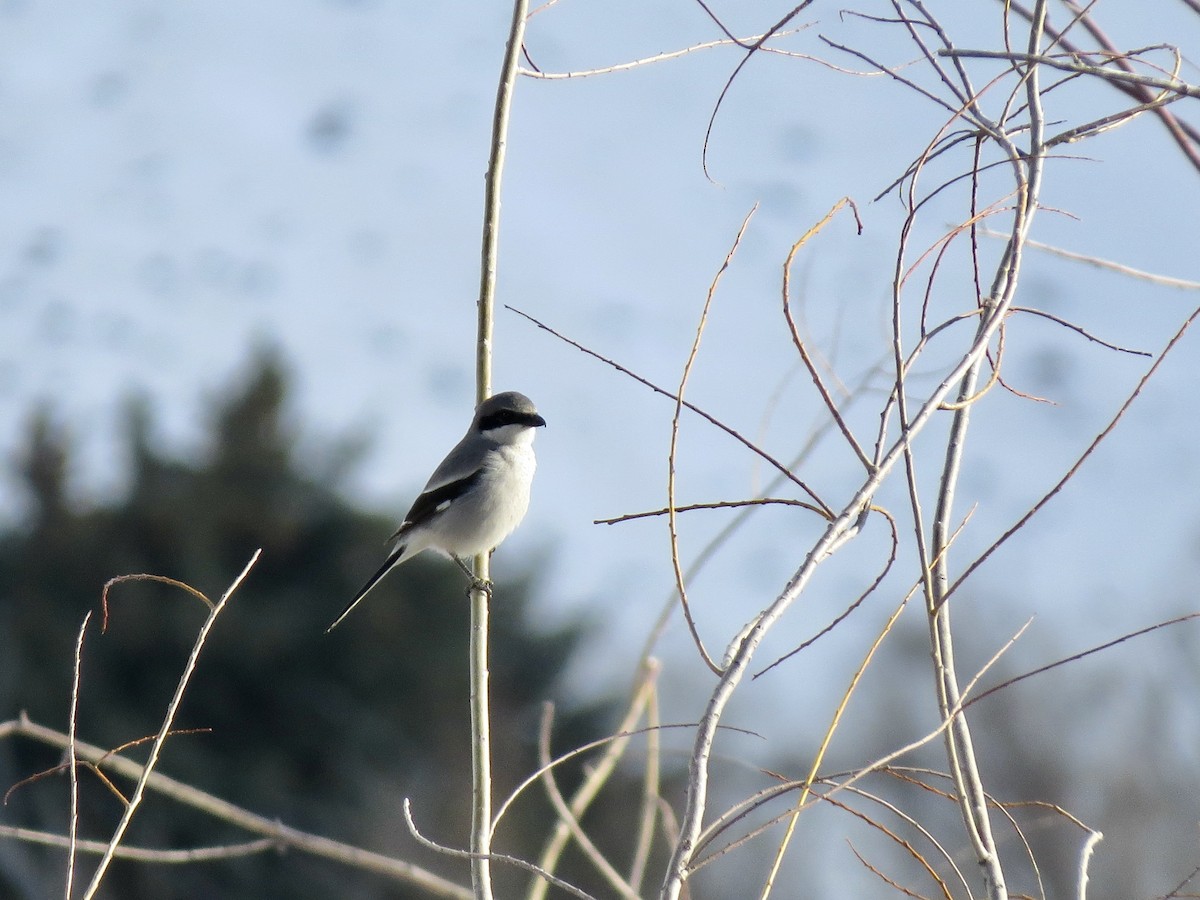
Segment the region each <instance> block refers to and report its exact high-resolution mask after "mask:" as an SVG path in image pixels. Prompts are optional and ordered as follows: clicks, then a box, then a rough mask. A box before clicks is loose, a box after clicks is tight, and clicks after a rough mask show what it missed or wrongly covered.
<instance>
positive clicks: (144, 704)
mask: <svg viewBox="0 0 1200 900" xmlns="http://www.w3.org/2000/svg"><path fill="white" fill-rule="evenodd" d="M287 394H288V375H287V370H286V368H285V366H284V365H283V363H282V362H281V360H280V359H279V358H278V357H277V356H276V355H274V354H273V353H270V352H260V353H259V354H258V356H257V358H256V360H255V362H254V365H253V366H252V367H251V371H250V373H249V377H248V379H247V380H246V382H245V383H244V384H243V385H241V386H240V387H238V388H237V389H236V390H235V391H234V392H233V393H232V395H231V396H230V397H228V398H227V399H224V400H222V401H220V402H218V403H217V404H216V405H215V408H214V410H213V415H212V422H211V434H212V438H211V444H210V446H208V447H207V448H206V450H205V451H204V452H203V454H202V455H201V458H200V459H198V460H196V461H195V462H181V461H179V460H176V459H171V458H169V457H168V456H166V455H164V454H162V453H160V452H159V451H158V450H157V449H156V448H155V446H154V440H153V439H152V432H153V416H152V414H151V410H150V408H149V407H148V406H147V405H146V404H145V403H144V402H132V403H131V404H130V405H129V407H128V411H127V414H126V424H125V428H126V435H127V443H128V447H129V452H130V477H129V486H128V490H127V491H126V492H125V495H124V496H123V497H121V498H120V499H119V500H117V501H115V502H112V503H109V504H106V505H103V506H100V507H99V508H95V509H91V510H80V509H78V508H76V506H75V505H74V504H73V503H72V502H71V499H70V497H69V492H68V490H67V478H66V475H67V472H68V470H69V464H70V445H69V441H70V436H69V435H67V434H66V433H65V432H64V431H63V430H62V429H60V428H57V427H55V426H54V424H53V421H52V418H51V416H50V414H49V412H48V411H45V410H43V411H41V412H39V413H37V414H36V415H35V416H34V417H33V420H32V423H31V425H30V428H29V433H28V438H27V441H26V449H25V451H24V452H23V454H22V455H21V457H20V459H19V460H18V461H17V462H18V466H19V469H20V471H21V473H22V475H23V478H24V482H25V484H26V486H27V488H28V491H29V494H30V500H31V506H30V508H31V514H30V516H29V518H28V521H27V522H25V523H23V524H22V526H21V527H17V528H12V529H9V530H8V531H5V532H3V533H0V625H2V626H3V627H2V628H0V652H2V653H3V659H4V660H5V662H4V664H3V666H2V667H0V669H2V674H0V717H3V718H10V717H13V716H15V715H17V713H18V712H19V711H20V710H27V711H28V713H29V715H30V716H31V718H33V719H34V720H35V721H41V722H44V723H46V724H49V725H51V726H55V727H62V728H65V722H66V715H67V709H68V704H69V697H70V680H71V659H72V652H73V646H74V641H75V637H76V634H77V630H78V627H79V623H80V622H81V620H82V617H83V615H84V613H85V611H86V610H87V609H89V608H96V607H98V605H99V599H100V588H101V586H102V585H103V583H104V582H105V581H106V580H107V579H108V578H110V577H112V576H114V575H120V574H127V573H153V574H156V575H165V576H168V577H171V578H175V579H178V580H180V581H184V582H186V583H188V584H190V585H193V586H194V587H196V588H198V589H200V590H202V591H204V592H205V593H206V594H207V595H208V596H210V597H212V598H214V599H215V598H216V597H217V596H219V595H220V593H221V592H222V591H223V590H224V589H225V588H226V587H227V586H228V584H229V583H230V581H231V580H232V579H233V577H234V576H235V575H236V574H237V573H238V572H239V571H240V570H241V568H242V567H243V566H244V565H245V563H246V562H247V561H248V560H249V558H250V556H251V554H252V553H253V551H254V550H255V549H256V548H258V547H261V548H263V554H262V558H261V560H260V561H259V563H258V565H257V567H256V568H255V569H254V571H253V572H252V573H251V575H250V577H249V578H248V579H247V581H246V582H245V583H244V584H243V586H242V588H241V590H240V591H239V593H238V595H236V596H235V598H234V600H233V601H232V602H231V604H230V606H229V607H228V609H227V610H226V611H225V613H224V614H223V616H222V618H221V619H220V620H219V621H218V623H217V626H216V628H215V629H214V632H213V634H212V636H211V638H210V640H209V643H208V645H207V646H206V649H205V651H204V654H203V656H202V657H201V660H200V665H199V668H198V670H197V672H196V675H195V677H194V679H193V683H192V685H191V687H190V688H189V691H188V694H187V696H186V699H185V702H184V705H183V708H182V710H181V714H180V716H179V719H178V721H177V726H178V727H179V728H208V729H211V731H210V732H205V733H198V734H188V735H180V736H177V737H173V738H171V739H170V740H169V741H168V743H167V747H166V752H165V754H164V757H163V761H162V763H161V767H160V771H162V772H164V773H167V774H170V775H173V776H174V777H176V778H179V779H181V780H183V781H186V782H188V783H191V784H194V785H195V786H197V787H200V788H202V789H204V790H208V791H211V792H213V793H215V794H217V795H219V796H222V797H225V798H227V799H229V800H231V801H233V802H235V803H238V804H239V805H242V806H245V807H247V808H249V809H251V810H253V811H255V812H258V813H260V814H264V815H268V816H277V817H278V818H279V819H280V820H281V821H283V822H286V823H288V824H290V825H294V826H296V827H299V828H303V829H309V830H312V831H315V832H318V833H321V834H324V835H327V836H329V837H333V838H336V839H339V840H344V841H347V842H350V843H354V844H358V845H361V846H364V847H368V848H370V849H374V850H378V851H380V852H384V853H391V854H395V855H401V856H404V857H405V858H408V859H410V860H413V861H416V862H419V863H421V864H422V865H425V866H427V867H429V868H433V869H438V870H441V871H447V872H451V873H453V874H454V875H455V876H456V877H457V878H459V879H460V880H465V879H464V876H463V873H464V872H465V869H464V868H463V867H462V865H461V863H457V864H456V863H448V862H447V861H446V860H445V859H444V858H440V857H436V856H433V855H431V854H428V853H427V852H425V851H422V850H420V849H419V848H418V847H417V846H416V845H415V844H414V842H413V841H412V840H411V839H410V838H409V836H408V834H407V830H406V829H405V826H404V824H403V820H402V817H401V800H402V798H404V797H411V798H412V800H413V806H414V811H415V814H416V816H417V817H418V820H419V821H420V823H421V825H422V828H423V830H425V831H426V833H428V834H430V835H435V836H437V837H438V838H439V839H441V840H443V841H445V842H447V843H459V844H465V842H466V835H467V827H468V822H469V817H470V803H469V796H470V767H469V759H470V753H469V707H468V680H467V637H468V635H467V631H468V605H467V602H466V598H465V587H466V586H465V580H464V579H463V577H462V573H461V572H459V571H458V569H457V568H456V567H454V566H453V565H447V564H444V563H442V562H441V561H439V560H436V559H432V560H431V559H425V558H424V557H422V558H418V559H416V560H414V561H413V562H411V563H409V564H407V565H406V566H405V568H404V571H403V573H402V575H400V574H398V575H397V576H394V577H392V578H390V579H388V580H386V581H385V582H384V583H383V584H382V585H381V586H380V587H379V588H378V590H377V593H376V594H373V595H372V598H371V602H370V603H367V604H364V605H363V606H362V607H361V608H360V609H359V610H356V611H355V615H354V618H353V619H351V620H349V621H347V623H346V624H345V625H344V626H343V627H342V628H340V629H338V630H337V631H335V632H334V633H333V634H331V635H326V634H325V633H324V632H325V628H326V627H327V626H328V624H329V622H330V621H331V620H332V618H333V617H334V616H335V615H336V614H337V612H338V611H339V610H340V609H341V606H342V605H343V603H344V602H345V600H346V598H347V597H348V596H350V595H351V594H352V592H353V591H354V589H356V588H357V587H358V586H359V584H360V583H361V581H362V580H363V578H364V575H365V574H369V572H370V571H371V570H372V569H373V567H374V566H375V565H376V562H377V559H378V556H379V554H380V552H382V550H383V547H382V544H381V540H382V538H383V537H386V535H388V534H389V533H390V531H391V529H392V528H393V527H394V525H395V521H394V517H392V516H388V517H382V516H378V515H372V514H368V513H364V512H362V511H360V510H358V509H355V508H354V507H352V506H351V505H349V504H348V503H347V502H346V501H345V500H344V499H343V498H342V497H341V496H340V494H339V493H338V491H337V486H338V483H339V481H340V479H341V478H342V476H343V475H344V473H345V471H346V468H347V466H348V465H349V464H352V462H353V460H354V459H355V457H356V448H355V446H354V445H352V444H341V445H338V446H335V447H332V448H329V449H327V450H326V451H325V452H324V453H323V454H322V456H323V461H321V462H315V461H313V460H311V459H302V458H301V457H300V454H298V452H297V446H298V443H299V429H298V428H297V427H296V425H295V423H294V422H293V421H292V420H291V419H290V418H289V415H288V410H287V402H286V401H287ZM306 446H307V445H306ZM398 468H399V466H398ZM504 568H505V569H509V570H511V560H510V561H509V562H508V564H507V565H506V566H505V567H504ZM503 572H504V569H502V570H501V573H500V574H501V575H502V576H503ZM531 583H532V576H531V575H529V574H526V575H523V576H521V577H518V578H517V579H515V580H514V579H510V580H508V581H504V580H502V581H501V582H500V583H499V584H498V585H497V587H496V598H497V603H496V614H495V615H494V616H493V620H492V621H493V628H494V631H493V637H492V647H493V651H492V654H493V657H492V673H491V674H492V692H493V722H494V729H495V730H494V737H493V741H494V754H495V766H496V779H497V790H498V791H506V790H507V789H508V788H510V787H511V786H512V785H513V784H515V783H516V782H517V781H518V780H519V779H520V778H523V777H524V776H525V775H526V774H527V773H528V772H529V771H531V770H532V769H533V768H534V767H535V761H534V756H533V747H532V746H531V744H532V740H533V734H534V730H535V729H534V722H535V720H536V714H537V709H538V706H539V704H540V703H541V702H542V701H543V700H544V699H547V698H551V697H553V695H554V691H555V685H556V682H557V680H558V678H559V676H560V674H561V672H562V670H563V667H564V665H565V663H566V662H567V660H568V658H569V656H570V654H571V653H572V651H573V649H574V648H575V646H576V644H577V642H578V640H579V639H580V637H581V631H580V630H579V629H578V628H572V629H570V630H566V631H558V632H552V633H551V632H546V631H544V630H541V629H539V628H538V627H536V626H534V625H532V624H531V623H530V622H529V618H528V615H527V612H526V609H527V603H526V601H527V598H528V596H529V592H530V589H531ZM205 613H206V610H205V609H204V608H203V606H202V605H201V604H200V603H199V602H198V601H196V600H195V599H194V598H191V597H188V596H187V595H186V594H185V593H183V592H182V591H179V590H178V589H174V588H171V587H169V586H166V585H162V584H157V583H150V582H137V583H125V584H121V585H118V586H117V587H115V588H114V590H113V592H112V594H111V595H110V619H109V626H108V632H107V633H106V634H103V635H101V634H100V631H99V628H98V627H93V628H92V629H91V631H90V633H89V637H88V642H87V645H86V648H85V654H84V667H83V689H82V695H81V705H80V715H79V735H80V737H81V738H82V739H85V740H88V741H91V742H93V743H98V744H102V745H104V746H114V747H115V746H117V745H120V744H122V743H124V742H127V741H130V740H133V739H137V738H140V737H143V736H146V735H150V734H153V733H154V731H155V730H156V729H157V726H158V723H159V722H160V721H161V716H162V713H163V710H164V709H165V705H166V702H167V700H168V699H169V697H170V695H171V693H172V692H173V690H174V688H175V685H176V682H177V680H178V677H179V672H180V670H181V667H182V665H183V662H184V660H185V658H186V655H187V653H188V651H189V649H190V646H191V643H192V641H193V639H194V636H195V633H196V629H197V628H198V626H199V625H200V623H201V622H202V621H203V618H204V615H205ZM95 621H96V622H97V623H98V619H96V620H95ZM604 718H605V716H604V711H602V710H598V709H591V710H577V711H575V712H574V713H569V714H568V715H567V716H566V717H565V718H563V717H560V720H559V726H558V730H559V734H560V735H561V739H562V740H563V741H564V742H576V743H581V742H583V741H584V740H587V739H589V738H592V737H595V736H597V735H598V734H599V733H601V724H602V722H603V720H604ZM143 752H144V751H143ZM134 755H138V754H137V751H134ZM56 762H57V759H56V758H55V757H54V754H51V753H48V752H46V751H45V750H44V749H39V748H32V747H30V746H29V745H28V744H25V743H22V744H20V745H19V746H18V745H10V746H4V747H0V777H2V778H3V779H4V784H3V787H7V785H9V784H12V783H14V782H16V781H17V780H19V779H20V778H23V777H26V776H28V775H29V774H31V773H33V772H35V771H38V770H39V769H40V768H44V767H47V766H51V765H54V764H55V763H56ZM83 781H84V783H85V788H86V790H85V791H84V794H83V807H82V810H83V815H82V818H81V834H83V835H85V836H106V835H107V834H109V833H111V827H112V825H113V824H115V822H116V820H117V818H118V817H119V816H120V814H121V808H120V804H119V801H118V800H117V799H116V798H114V797H113V796H112V795H111V794H110V793H109V792H108V791H107V790H105V789H103V788H102V787H101V786H100V785H99V784H98V783H97V782H96V781H95V780H94V779H89V778H87V777H85V778H84V779H83ZM57 783H58V784H59V785H63V784H64V783H65V782H64V781H62V780H60V781H58V782H57ZM49 784H50V783H46V782H42V783H39V784H34V785H30V786H25V787H22V788H21V789H19V790H18V791H17V792H15V794H14V795H13V799H12V802H11V803H10V805H9V812H8V815H6V819H8V820H9V821H19V822H21V823H22V824H26V825H28V826H30V827H40V828H45V829H49V830H55V831H59V832H64V831H65V827H66V812H67V808H68V803H67V794H66V793H65V791H64V790H62V789H61V787H58V788H56V787H52V786H49ZM544 812H545V811H544V810H543V809H541V808H540V807H538V806H537V805H536V804H534V803H527V804H525V805H524V806H522V807H521V808H519V809H518V810H517V811H516V815H517V816H518V817H519V816H521V815H522V814H524V815H525V816H526V817H528V820H529V822H530V825H531V827H530V828H528V829H525V828H520V827H518V828H516V829H511V828H510V829H509V834H510V835H511V834H513V833H514V832H516V833H517V834H518V835H523V837H517V838H515V839H513V838H510V840H509V842H508V846H504V843H505V842H504V840H503V833H502V841H501V845H502V847H503V849H505V850H508V851H513V852H526V853H528V852H531V848H532V847H536V846H537V845H538V842H539V841H540V840H541V838H542V836H543V835H544V833H545V828H546V826H547V824H548V822H549V819H550V817H549V816H548V815H544ZM517 821H520V820H519V819H518V820H517ZM134 824H135V827H134V828H133V830H132V832H131V834H130V838H129V841H130V842H131V843H136V844H140V845H147V846H157V847H188V846H202V845H208V844H213V843H219V842H223V841H229V840H238V839H241V838H242V837H244V836H243V835H239V834H236V833H232V832H231V831H230V829H228V828H226V827H223V826H220V825H218V824H217V823H214V822H213V821H212V820H209V819H206V818H204V817H203V816H201V815H199V814H196V813H192V812H189V811H187V810H183V809H180V808H179V807H178V806H176V805H173V804H171V803H169V802H167V801H165V800H162V799H157V798H151V799H150V800H149V802H147V804H146V805H145V806H144V807H143V809H142V810H141V812H140V813H139V816H138V817H137V819H135V823H134ZM533 826H536V827H533ZM525 832H528V834H525ZM514 840H515V843H514ZM0 843H2V846H0V895H2V896H5V897H10V896H11V897H30V898H34V897H36V898H42V897H46V896H50V895H54V894H56V893H58V892H60V891H61V879H62V872H63V869H64V865H63V864H64V858H63V854H62V852H61V851H49V850H47V851H42V850H40V849H32V848H29V847H28V846H27V845H22V846H20V847H17V846H15V844H14V842H11V841H9V842H0ZM81 870H82V871H83V872H84V873H86V872H88V871H89V870H90V865H88V864H84V865H82V866H81ZM500 877H501V878H505V877H509V876H506V875H503V874H502V875H501V876H500ZM511 877H513V878H514V880H516V879H517V878H518V877H519V879H520V881H522V882H523V880H524V878H525V876H524V875H520V876H517V875H516V873H512V876H511ZM106 886H107V892H106V896H109V897H121V898H133V900H136V898H143V897H144V898H155V900H159V898H164V897H172V898H183V897H197V898H208V897H253V898H274V897H278V898H285V897H286V898H295V897H305V898H312V897H339V898H356V897H375V896H388V897H396V896H408V894H405V893H404V892H403V891H401V890H398V889H397V888H396V886H395V885H394V884H393V883H388V882H383V881H381V880H380V879H378V878H377V877H375V876H371V875H367V874H363V873H358V872H352V873H348V872H347V871H346V870H344V869H342V868H341V867H339V866H337V865H335V864H331V863H327V862H323V861H317V860H312V859H308V858H305V857H304V856H303V855H301V854H295V853H293V854H288V855H275V854H270V855H264V856H258V857H251V858H248V859H242V860H236V861H231V862H225V863H214V864H205V865H192V866H188V867H186V869H182V870H181V869H179V868H176V867H169V866H155V865H145V864H138V863H128V862H124V863H118V864H116V866H115V867H114V869H113V870H112V871H111V872H110V874H109V876H108V880H107V882H106ZM413 896H415V895H413Z"/></svg>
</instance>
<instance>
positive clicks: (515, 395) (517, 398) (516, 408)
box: [471, 391, 546, 435]
mask: <svg viewBox="0 0 1200 900" xmlns="http://www.w3.org/2000/svg"><path fill="white" fill-rule="evenodd" d="M545 424H546V420H545V419H543V418H542V417H541V416H539V415H538V411H537V407H536V406H534V405H533V401H532V400H530V399H529V398H528V397H526V396H525V395H524V394H522V393H520V392H518V391H505V392H504V393H502V394H493V395H492V396H491V397H488V398H487V399H486V400H484V401H483V402H482V403H480V404H479V408H478V409H476V410H475V420H474V421H473V422H472V423H471V427H472V428H473V429H474V430H475V431H478V432H481V433H484V434H491V435H498V434H501V433H505V434H512V433H516V432H518V431H525V430H526V429H529V428H541V427H542V426H544V425H545ZM509 426H515V427H511V428H510V427H509ZM500 429H504V431H503V432H501V431H500Z"/></svg>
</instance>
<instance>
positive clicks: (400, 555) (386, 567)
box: [325, 544, 407, 634]
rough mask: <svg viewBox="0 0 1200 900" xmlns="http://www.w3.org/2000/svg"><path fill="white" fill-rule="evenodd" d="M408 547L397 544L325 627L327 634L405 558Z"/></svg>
mask: <svg viewBox="0 0 1200 900" xmlns="http://www.w3.org/2000/svg"><path fill="white" fill-rule="evenodd" d="M406 547H407V545H406V544H397V545H396V548H395V549H394V550H392V552H391V553H389V554H388V558H387V559H386V560H384V563H383V565H382V566H380V567H379V571H378V572H376V573H375V574H374V575H372V576H371V577H370V578H369V579H367V583H366V584H364V585H363V586H362V588H361V590H359V592H358V593H357V594H355V595H354V599H353V600H351V601H350V603H349V605H348V606H347V607H346V608H345V609H343V610H342V614H341V615H340V616H338V617H337V618H336V619H334V620H333V624H332V625H330V626H329V627H328V628H326V629H325V633H326V634H329V632H331V631H333V629H335V628H337V627H338V626H339V625H341V624H342V619H344V618H346V616H348V615H350V610H352V609H354V607H356V606H358V604H359V603H361V602H362V599H363V597H365V596H367V594H369V593H370V592H371V589H372V588H374V587H375V585H377V584H379V582H380V581H382V580H383V576H384V575H386V574H387V573H388V572H390V571H391V570H392V569H393V568H394V567H396V566H398V565H399V564H400V562H401V561H402V560H403V559H404V551H405V549H406Z"/></svg>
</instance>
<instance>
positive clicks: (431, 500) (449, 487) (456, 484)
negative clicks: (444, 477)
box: [392, 466, 483, 539]
mask: <svg viewBox="0 0 1200 900" xmlns="http://www.w3.org/2000/svg"><path fill="white" fill-rule="evenodd" d="M482 477H483V467H482V466H480V467H479V468H478V469H476V470H475V471H473V472H472V473H471V474H470V475H467V476H465V477H463V478H458V479H455V480H454V481H450V482H447V483H446V484H441V485H438V486H437V487H435V488H433V489H432V490H427V491H424V492H423V493H422V494H421V495H420V496H419V497H417V499H416V500H414V501H413V505H412V508H411V509H410V510H409V511H408V515H406V516H405V517H404V521H403V522H401V523H400V527H399V528H397V529H396V533H395V534H393V535H392V539H395V538H398V537H403V536H404V533H405V532H406V531H408V530H409V529H411V528H415V527H416V526H418V525H423V524H425V523H426V522H429V521H431V520H432V519H433V518H434V517H435V516H437V515H438V513H440V512H442V511H444V510H445V509H446V507H447V506H449V505H450V504H451V503H453V502H454V501H455V500H457V499H458V498H459V497H461V496H462V495H463V494H465V493H466V492H467V491H469V490H471V489H472V488H473V487H475V485H477V484H478V483H479V479H480V478H482Z"/></svg>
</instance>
